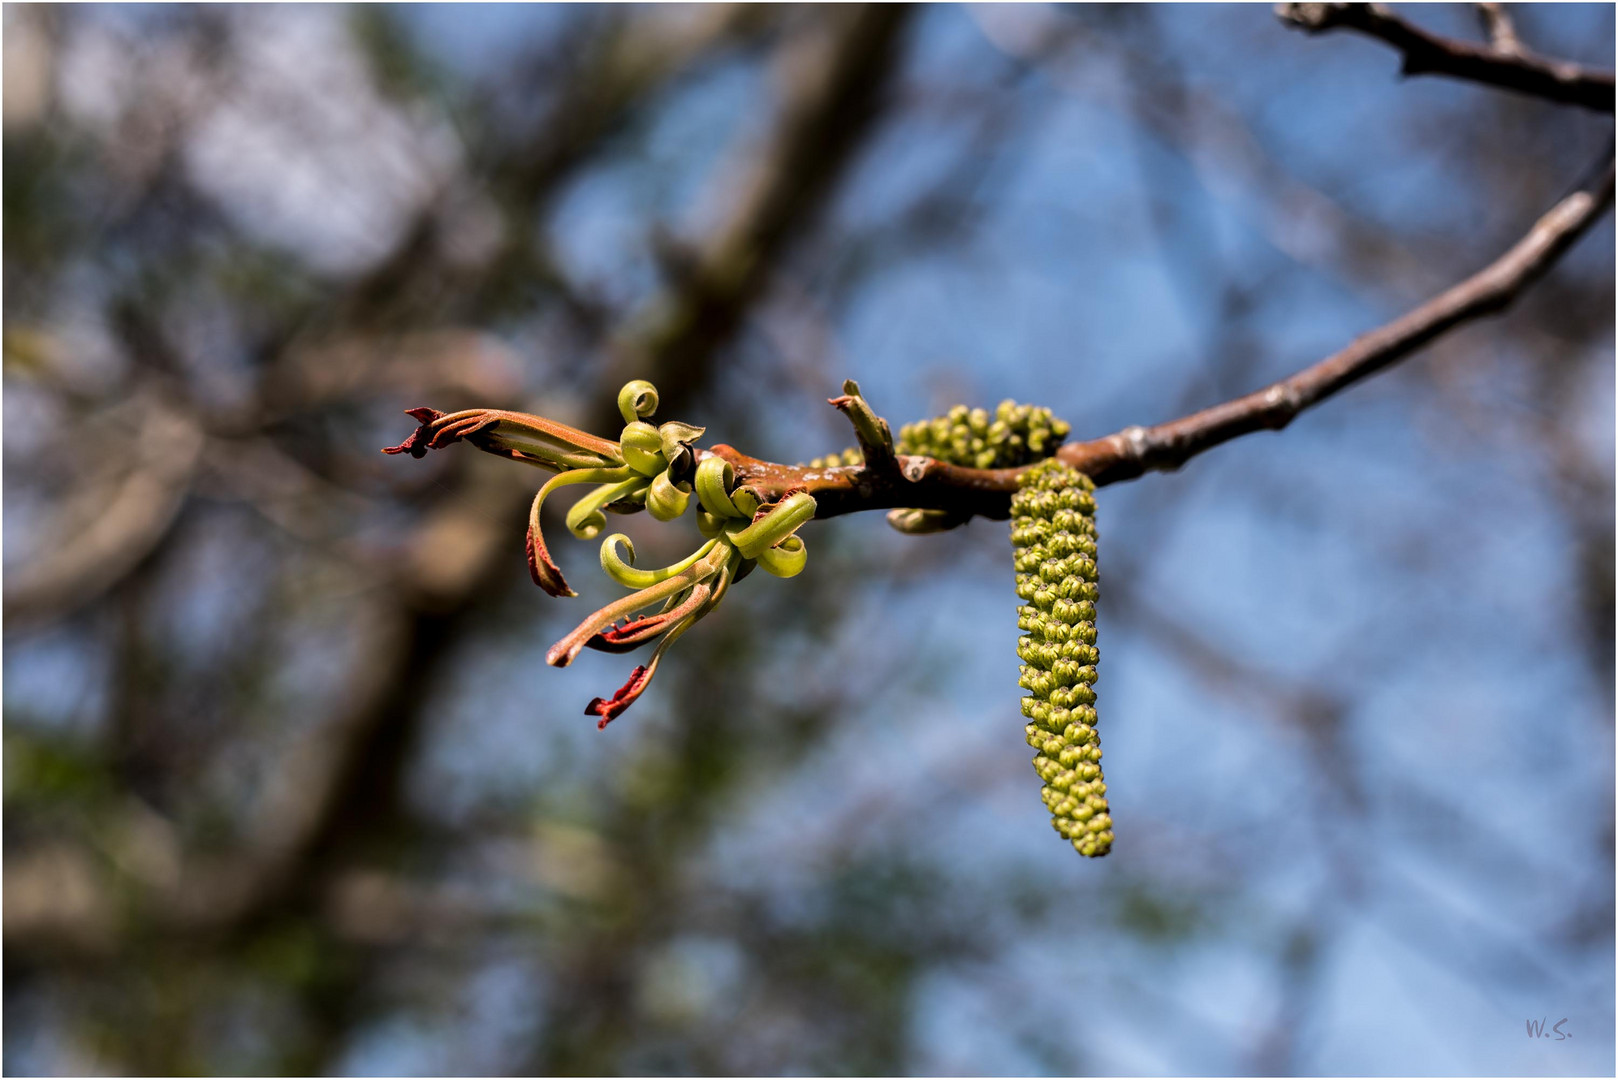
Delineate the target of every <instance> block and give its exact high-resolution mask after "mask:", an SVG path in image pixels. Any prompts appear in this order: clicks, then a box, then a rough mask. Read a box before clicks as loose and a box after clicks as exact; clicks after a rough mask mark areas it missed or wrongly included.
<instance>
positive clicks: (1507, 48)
mask: <svg viewBox="0 0 1618 1080" xmlns="http://www.w3.org/2000/svg"><path fill="white" fill-rule="evenodd" d="M1478 19H1479V21H1481V22H1482V23H1483V32H1484V33H1485V34H1487V35H1489V44H1490V45H1492V46H1494V51H1495V52H1497V53H1503V54H1505V55H1506V56H1521V55H1522V54H1523V52H1524V49H1523V43H1522V39H1521V38H1519V37H1518V36H1517V26H1516V24H1515V23H1513V22H1512V21H1511V16H1510V15H1509V14H1507V13H1506V5H1504V4H1495V3H1483V4H1479V5H1478Z"/></svg>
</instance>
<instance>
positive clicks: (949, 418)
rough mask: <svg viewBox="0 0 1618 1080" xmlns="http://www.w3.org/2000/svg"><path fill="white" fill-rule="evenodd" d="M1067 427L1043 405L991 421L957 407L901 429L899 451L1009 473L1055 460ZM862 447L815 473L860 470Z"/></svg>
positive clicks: (1005, 408) (828, 459) (815, 465)
mask: <svg viewBox="0 0 1618 1080" xmlns="http://www.w3.org/2000/svg"><path fill="white" fill-rule="evenodd" d="M1069 430H1070V429H1069V427H1068V425H1067V423H1066V422H1065V421H1062V420H1058V419H1056V417H1054V416H1052V415H1051V411H1050V410H1049V409H1043V408H1040V407H1039V406H1037V405H1018V404H1017V403H1016V402H1014V401H1012V400H1011V399H1010V398H1007V399H1006V400H1005V401H1002V402H1001V403H1000V404H999V405H997V406H995V410H994V413H993V414H992V415H991V414H990V413H989V412H987V411H986V410H984V409H968V408H967V407H966V406H965V405H957V406H955V407H954V408H953V409H951V410H950V411H949V412H947V413H945V414H944V415H943V416H935V417H934V418H933V419H931V420H919V421H917V422H916V423H914V424H906V425H905V426H904V427H902V428H900V429H899V438H898V440H897V441H896V443H895V446H894V449H895V450H897V451H898V452H899V453H901V454H915V455H920V456H922V457H930V458H937V459H938V460H939V461H945V462H948V463H949V464H951V465H966V466H970V467H972V468H975V469H1008V468H1013V467H1015V466H1018V465H1026V464H1028V463H1029V462H1030V461H1038V460H1039V459H1040V458H1045V457H1049V456H1050V455H1052V454H1054V453H1056V448H1057V447H1058V446H1060V445H1062V440H1063V439H1065V438H1067V434H1068V431H1069ZM863 460H864V458H863V457H861V456H860V452H859V450H858V448H856V447H850V448H849V449H847V450H844V451H843V452H842V453H841V454H827V455H826V456H825V457H818V458H815V459H814V460H813V461H811V462H809V466H808V467H809V468H811V469H834V468H837V467H838V466H843V465H858V464H860V463H861V462H862V461H863Z"/></svg>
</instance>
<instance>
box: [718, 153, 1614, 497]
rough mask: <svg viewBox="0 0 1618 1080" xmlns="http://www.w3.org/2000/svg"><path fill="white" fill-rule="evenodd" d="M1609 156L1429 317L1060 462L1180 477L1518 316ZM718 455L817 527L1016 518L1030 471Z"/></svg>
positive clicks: (1568, 242) (1601, 189) (1067, 452)
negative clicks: (1469, 333) (1452, 337)
mask: <svg viewBox="0 0 1618 1080" xmlns="http://www.w3.org/2000/svg"><path fill="white" fill-rule="evenodd" d="M1612 194H1613V159H1612V153H1611V151H1609V152H1608V154H1607V157H1606V158H1605V159H1604V161H1603V163H1602V165H1601V167H1600V168H1599V169H1598V170H1597V172H1596V174H1595V176H1594V178H1593V179H1591V180H1589V181H1587V182H1586V183H1584V184H1582V185H1581V186H1580V187H1579V188H1578V190H1576V191H1574V192H1573V193H1572V194H1570V195H1568V196H1567V197H1566V198H1564V199H1562V200H1561V201H1560V202H1558V203H1557V204H1556V205H1555V206H1554V207H1552V208H1551V210H1550V211H1549V212H1548V213H1547V214H1545V216H1544V217H1542V218H1540V219H1539V220H1538V221H1537V222H1535V223H1534V227H1533V228H1532V229H1530V230H1529V231H1528V234H1527V235H1526V236H1524V237H1523V238H1522V239H1521V240H1519V241H1518V242H1517V243H1516V245H1514V246H1513V247H1512V248H1511V250H1509V251H1507V252H1506V253H1505V254H1504V255H1502V256H1501V257H1500V258H1498V259H1496V260H1495V261H1494V262H1493V263H1490V264H1489V265H1488V266H1486V267H1484V268H1483V269H1482V270H1480V271H1479V272H1477V273H1476V274H1473V275H1472V276H1471V277H1469V278H1467V279H1466V280H1464V281H1462V282H1460V283H1459V284H1456V285H1454V286H1451V287H1450V288H1449V289H1446V290H1445V291H1444V292H1442V293H1439V294H1438V295H1437V296H1435V297H1433V298H1432V299H1431V300H1429V301H1427V302H1426V303H1425V304H1422V305H1421V306H1420V307H1417V308H1415V309H1414V310H1412V311H1410V312H1407V313H1406V314H1404V315H1402V316H1400V317H1399V318H1397V319H1395V320H1394V321H1392V322H1390V323H1388V324H1386V325H1384V326H1381V327H1378V328H1377V329H1375V330H1372V331H1371V332H1370V333H1367V334H1363V335H1361V336H1360V337H1358V338H1356V339H1354V341H1353V342H1352V343H1351V344H1350V345H1349V346H1348V347H1347V348H1345V349H1343V350H1341V351H1339V352H1337V353H1334V354H1332V355H1331V356H1328V357H1326V358H1325V359H1324V360H1322V361H1320V362H1319V363H1317V364H1315V365H1313V366H1312V367H1308V368H1305V369H1304V370H1302V371H1300V372H1298V373H1297V374H1295V375H1293V376H1291V377H1290V378H1287V379H1283V380H1281V381H1280V382H1277V383H1274V384H1272V385H1270V386H1267V387H1265V388H1264V389H1262V390H1256V391H1254V392H1253V393H1251V394H1247V395H1246V396H1244V397H1239V398H1236V399H1235V400H1233V401H1227V402H1224V403H1223V404H1220V405H1215V406H1213V407H1212V408H1208V409H1204V410H1202V411H1201V412H1197V413H1193V414H1191V415H1190V416H1185V417H1182V418H1180V419H1178V420H1173V421H1170V422H1169V423H1166V424H1159V425H1157V426H1156V427H1151V428H1143V427H1128V428H1125V429H1124V430H1122V431H1120V432H1117V433H1115V434H1112V435H1108V436H1105V437H1104V438H1100V439H1092V440H1090V441H1089V442H1082V443H1072V444H1069V445H1067V446H1064V447H1062V449H1061V450H1060V451H1059V452H1058V454H1057V456H1058V457H1060V458H1061V459H1062V460H1063V461H1066V462H1067V463H1068V464H1070V465H1073V466H1075V467H1076V468H1079V469H1081V470H1083V471H1084V472H1085V473H1087V474H1088V475H1089V476H1090V478H1091V479H1092V480H1094V481H1095V482H1096V484H1098V485H1100V484H1115V483H1118V482H1119V481H1122V480H1131V479H1134V478H1135V477H1137V476H1140V475H1141V474H1142V473H1146V472H1151V471H1172V470H1174V469H1178V468H1179V467H1180V466H1181V465H1183V464H1185V463H1186V462H1187V461H1189V460H1190V459H1191V458H1193V457H1195V456H1197V455H1198V454H1200V453H1202V452H1204V451H1206V450H1210V449H1212V448H1213V447H1215V446H1218V445H1219V444H1221V443H1224V442H1229V441H1230V440H1231V439H1234V438H1237V437H1239V436H1242V435H1247V434H1250V433H1252V432H1255V431H1279V430H1281V429H1282V428H1284V427H1286V426H1287V424H1289V423H1291V422H1292V419H1293V418H1294V417H1295V416H1297V415H1298V414H1299V413H1300V412H1303V411H1304V410H1305V409H1308V408H1310V407H1311V406H1314V405H1317V404H1319V403H1320V402H1322V401H1324V400H1326V399H1327V398H1329V397H1331V396H1332V395H1333V394H1336V393H1338V392H1339V391H1341V390H1343V389H1345V388H1346V387H1349V386H1351V385H1353V384H1354V383H1356V382H1359V381H1360V380H1361V379H1364V378H1366V377H1368V376H1370V375H1374V374H1375V373H1376V372H1378V371H1381V370H1382V369H1383V368H1386V367H1388V366H1390V365H1392V364H1394V363H1397V362H1398V361H1400V360H1402V359H1404V358H1405V357H1407V356H1409V355H1410V354H1411V353H1414V352H1415V351H1416V350H1417V349H1420V348H1421V347H1422V346H1424V345H1426V344H1428V343H1429V342H1431V341H1432V340H1433V339H1435V338H1437V337H1438V336H1439V335H1440V334H1443V333H1445V332H1446V331H1448V330H1451V329H1453V328H1455V327H1456V326H1459V325H1461V324H1463V323H1466V322H1469V321H1471V320H1473V319H1476V318H1480V317H1482V316H1484V315H1491V314H1496V313H1498V312H1500V311H1503V310H1505V309H1506V308H1507V307H1508V306H1510V304H1511V302H1512V301H1513V300H1515V299H1516V298H1517V296H1518V295H1519V294H1521V293H1522V291H1523V290H1524V289H1526V288H1527V287H1528V286H1529V285H1531V284H1532V283H1533V282H1534V281H1535V280H1537V279H1538V278H1539V277H1540V276H1541V275H1543V274H1544V273H1545V272H1546V271H1547V270H1549V269H1550V267H1551V266H1553V265H1554V264H1555V263H1556V260H1557V259H1559V258H1560V257H1561V256H1562V254H1563V253H1564V252H1566V251H1567V249H1568V248H1569V247H1571V246H1572V245H1573V242H1574V241H1575V240H1577V239H1578V238H1579V237H1580V236H1582V235H1583V234H1584V232H1585V231H1586V230H1587V229H1588V228H1589V227H1590V226H1591V225H1592V224H1593V223H1594V222H1595V221H1596V219H1597V218H1599V217H1600V216H1601V214H1602V212H1603V211H1604V210H1605V209H1606V207H1607V206H1608V205H1609V204H1610V203H1611V202H1612ZM711 452H712V453H715V454H718V455H720V456H722V457H724V458H727V459H728V460H729V461H730V462H731V464H732V465H734V466H735V468H736V473H737V476H738V482H740V483H747V484H751V485H753V486H754V487H756V488H759V489H760V490H761V491H765V492H771V493H778V492H783V491H786V490H788V489H790V488H798V489H801V490H806V491H808V492H809V493H810V494H811V495H813V496H814V497H815V499H816V501H817V503H818V504H819V513H817V515H816V516H817V517H822V518H829V517H836V516H838V515H840V514H849V513H855V512H857V511H861V510H883V509H889V508H892V507H899V506H914V507H921V508H924V509H944V510H956V511H961V512H963V513H969V514H978V515H982V516H984V517H990V518H1004V517H1006V516H1007V515H1008V513H1009V510H1010V498H1011V493H1012V492H1013V491H1015V490H1016V488H1017V477H1018V474H1019V473H1020V472H1021V470H1020V469H968V468H963V467H961V466H956V465H947V464H945V463H943V462H941V461H936V460H934V459H932V458H922V457H907V456H901V457H900V458H899V463H900V465H901V467H902V476H901V477H889V476H884V475H881V474H879V473H878V474H874V473H872V471H871V470H868V469H863V468H861V467H858V466H854V467H849V468H836V469H806V468H802V467H794V466H786V465H777V464H773V463H771V462H765V461H758V460H756V459H754V458H749V457H747V456H745V455H743V454H740V453H738V452H737V451H736V450H734V449H733V448H731V447H729V446H723V445H721V446H716V447H714V448H713V449H712V451H711Z"/></svg>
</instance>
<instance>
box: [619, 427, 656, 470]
mask: <svg viewBox="0 0 1618 1080" xmlns="http://www.w3.org/2000/svg"><path fill="white" fill-rule="evenodd" d="M618 445H619V446H620V447H621V448H622V449H623V454H624V460H625V461H626V462H628V463H629V466H630V468H632V469H634V470H635V471H636V472H638V473H641V474H642V475H644V476H656V475H657V474H658V473H660V472H662V471H663V470H664V469H666V468H667V467H668V461H667V460H666V459H665V458H664V457H663V441H662V440H661V439H660V438H658V435H657V429H656V428H655V427H653V426H652V425H650V424H648V423H646V422H645V421H644V420H634V421H631V422H630V423H628V424H626V425H625V426H624V430H623V434H621V435H619V436H618Z"/></svg>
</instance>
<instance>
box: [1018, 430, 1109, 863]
mask: <svg viewBox="0 0 1618 1080" xmlns="http://www.w3.org/2000/svg"><path fill="white" fill-rule="evenodd" d="M1094 491H1095V485H1094V484H1093V483H1091V482H1090V478H1089V477H1088V476H1085V475H1084V474H1083V473H1081V472H1079V471H1078V470H1077V469H1074V468H1072V467H1071V466H1068V465H1065V464H1063V463H1062V462H1060V461H1057V460H1055V459H1054V458H1053V459H1050V460H1046V461H1043V462H1041V463H1040V464H1038V465H1035V466H1034V467H1033V468H1031V469H1029V470H1028V471H1027V472H1026V473H1024V474H1023V475H1022V477H1021V478H1020V479H1019V481H1018V491H1017V493H1016V494H1015V495H1013V496H1012V498H1011V544H1012V547H1013V548H1014V549H1015V552H1016V572H1017V598H1018V599H1019V600H1021V601H1022V605H1021V606H1020V607H1018V609H1017V626H1018V629H1020V630H1021V631H1022V637H1021V638H1020V639H1018V642H1017V655H1018V656H1019V657H1021V658H1022V661H1023V665H1022V674H1021V678H1019V680H1018V684H1019V685H1020V686H1022V687H1023V689H1025V690H1027V691H1028V692H1029V696H1028V697H1025V698H1023V699H1022V712H1023V715H1024V716H1025V717H1027V718H1028V725H1027V727H1026V728H1025V729H1024V731H1025V732H1026V733H1027V736H1028V745H1029V746H1032V747H1033V748H1034V750H1035V754H1034V771H1035V772H1037V773H1038V774H1039V778H1040V779H1041V780H1042V781H1044V784H1045V786H1044V789H1043V790H1042V791H1041V792H1040V797H1041V798H1042V799H1043V800H1044V801H1045V805H1046V807H1047V808H1048V809H1049V810H1050V812H1051V825H1052V827H1054V828H1055V829H1056V831H1057V832H1058V833H1060V834H1061V835H1062V837H1063V838H1064V839H1066V840H1068V841H1069V842H1071V843H1072V845H1073V847H1074V850H1076V851H1078V852H1079V854H1081V855H1090V856H1100V855H1105V854H1106V853H1107V852H1108V851H1110V850H1111V849H1112V817H1111V815H1109V814H1108V812H1107V785H1106V782H1105V781H1104V780H1103V778H1102V775H1101V745H1100V741H1099V738H1098V736H1097V734H1096V710H1095V700H1096V695H1095V689H1094V684H1095V681H1096V661H1097V659H1098V656H1097V653H1096V624H1095V618H1096V599H1097V596H1098V595H1099V592H1100V590H1099V587H1098V585H1097V573H1096V526H1095V509H1096V503H1095V495H1094Z"/></svg>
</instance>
